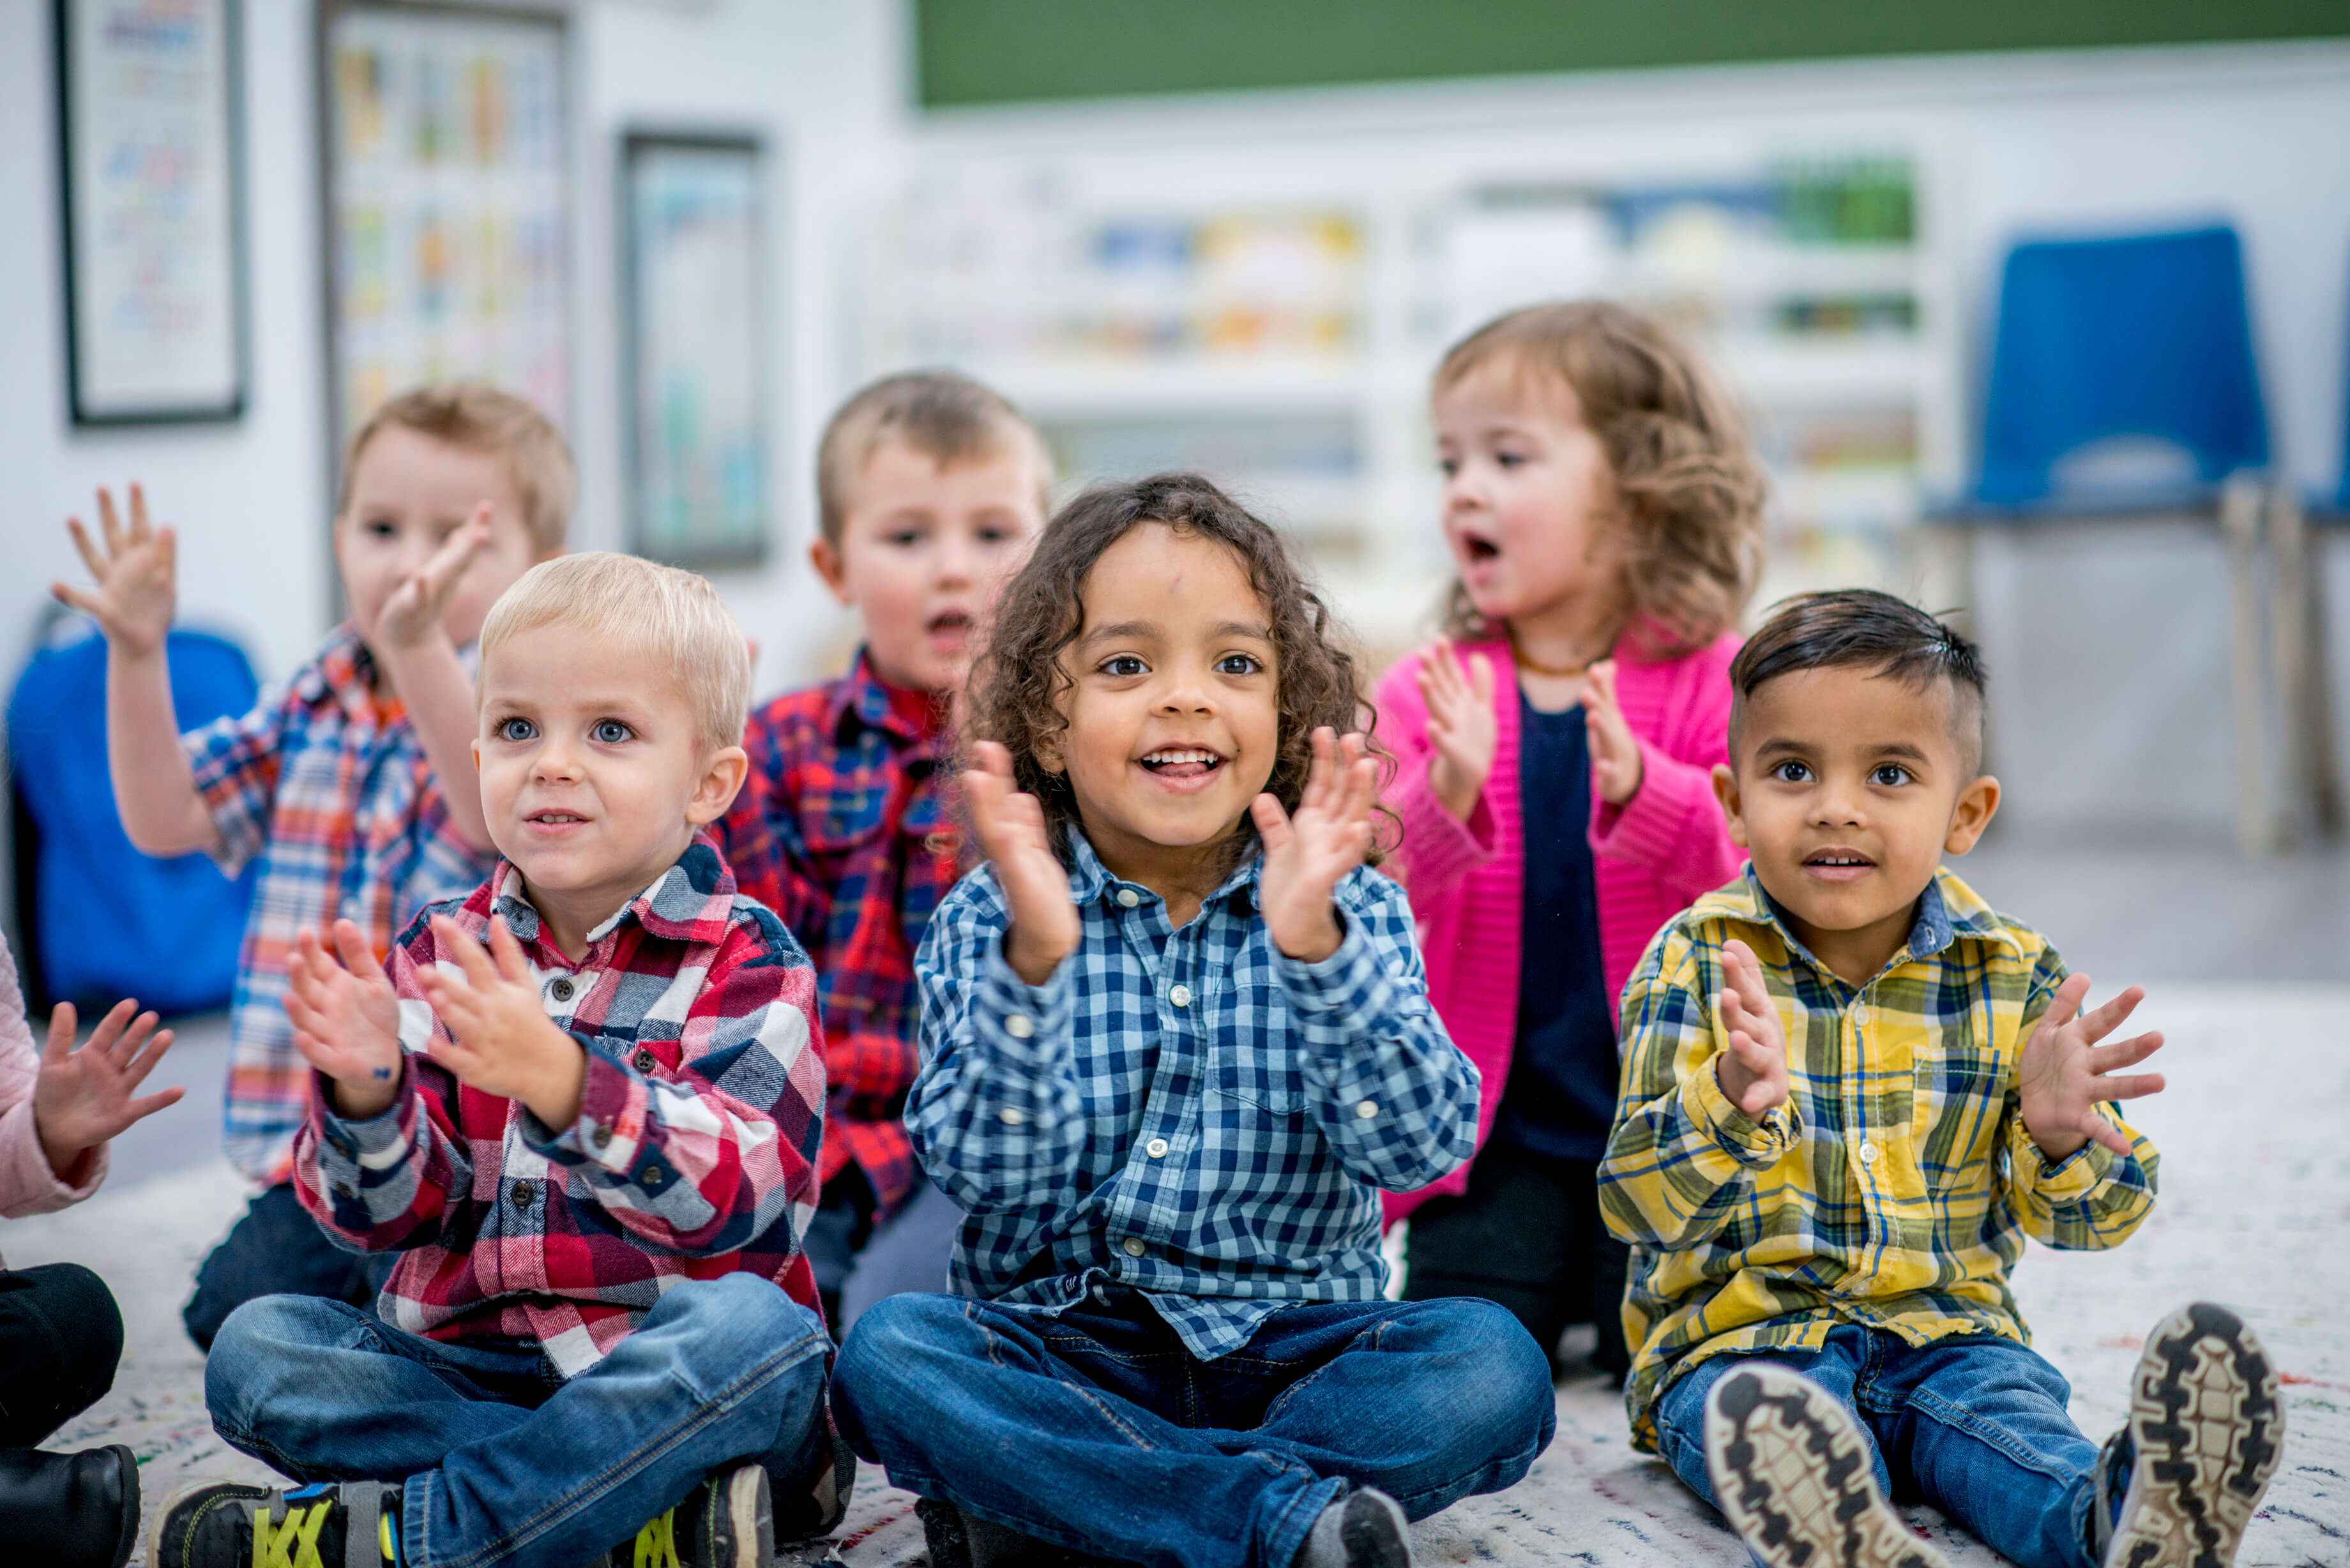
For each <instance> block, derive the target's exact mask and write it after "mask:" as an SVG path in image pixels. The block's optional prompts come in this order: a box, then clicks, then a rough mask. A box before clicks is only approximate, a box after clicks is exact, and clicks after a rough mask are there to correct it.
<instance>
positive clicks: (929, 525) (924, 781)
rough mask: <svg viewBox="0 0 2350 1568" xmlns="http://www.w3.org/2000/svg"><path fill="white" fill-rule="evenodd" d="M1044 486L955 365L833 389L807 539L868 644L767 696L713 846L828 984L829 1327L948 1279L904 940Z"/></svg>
mask: <svg viewBox="0 0 2350 1568" xmlns="http://www.w3.org/2000/svg"><path fill="white" fill-rule="evenodd" d="M1051 484H1052V465H1051V460H1050V458H1049V457H1047V455H1046V454H1045V447H1044V443H1043V441H1040V440H1039V439H1038V438H1037V435H1036V432H1035V431H1034V430H1033V429H1031V428H1030V427H1029V425H1028V424H1027V422H1026V421H1024V420H1023V419H1022V418H1021V417H1020V415H1019V414H1018V413H1017V412H1015V411H1014V410H1013V408H1012V406H1011V405H1010V404H1009V403H1006V402H1005V401H1004V400H1003V399H1002V398H999V397H997V396H996V395H995V394H994V393H993V392H991V391H989V390H988V389H986V388H984V387H982V386H980V385H978V384H977V383H975V382H972V381H970V380H967V379H964V378H962V377H961V376H956V375H951V374H949V373H945V372H941V371H921V372H916V373H913V374H909V375H901V376H892V377H889V378H887V379H883V380H880V381H877V382H875V383H874V384H873V385H871V386H869V387H867V388H866V389H863V390H862V391H860V392H858V393H857V394H856V395H855V396H854V397H852V398H850V399H849V400H848V401H847V402H846V403H844V404H842V405H841V407H840V409H839V410H838V411H837V413H835V414H834V415H833V417H832V421H831V423H830V424H829V425H827V427H826V430H825V433H824V440H823V442H822V444H821V445H820V446H819V447H818V449H817V454H816V493H817V503H818V514H819V519H820V524H821V535H820V537H818V539H817V540H816V543H815V545H812V546H811V547H810V550H809V555H810V556H811V558H812V559H813V560H814V562H815V564H816V571H817V573H818V574H819V575H820V576H822V577H823V578H824V581H825V583H826V584H827V586H828V587H830V588H831V589H832V591H833V593H834V594H835V595H836V596H837V597H838V598H839V599H840V601H841V602H842V603H843V604H846V605H849V606H852V607H855V608H856V610H857V612H858V616H859V617H860V618H862V619H863V621H864V631H865V640H864V646H863V648H861V649H859V650H858V655H857V660H856V664H855V667H854V668H853V669H851V670H850V671H849V673H848V674H847V676H845V677H843V678H842V679H840V680H831V681H827V682H825V683H824V684H822V685H819V686H811V687H808V688H806V690H804V691H789V692H785V694H784V695H782V696H780V697H777V698H775V700H774V701H771V702H769V703H768V704H767V705H766V706H765V707H764V708H762V709H760V710H759V711H756V712H754V714H752V716H751V722H750V727H749V729H748V730H747V731H746V732H745V733H744V735H743V745H744V747H745V748H746V749H747V750H748V751H749V752H750V754H751V774H750V780H749V783H748V784H746V786H745V787H744V789H743V794H742V795H741V796H740V797H739V798H738V799H737V800H736V801H735V804H734V809H733V812H731V813H730V814H729V815H728V816H727V818H726V821H725V823H724V825H723V836H724V841H725V845H726V854H727V858H728V860H729V861H730V862H731V863H732V864H733V867H734V873H735V875H736V877H739V878H740V879H741V882H742V887H743V891H744V892H745V893H747V894H749V895H750V896H751V897H753V898H757V899H760V900H761V901H762V902H764V903H765V904H766V905H767V906H768V907H769V908H770V909H774V910H775V912H776V913H777V914H779V915H781V916H783V918H784V923H785V925H787V926H789V927H790V928H791V929H792V931H793V933H794V934H795V936H797V937H798V938H799V940H801V942H803V943H804V944H806V948H807V950H808V954H809V956H810V957H811V958H812V959H813V960H814V961H815V962H816V973H817V975H818V976H819V979H818V981H817V983H818V985H819V987H820V988H821V991H822V994H823V1006H824V1021H825V1032H826V1038H827V1052H826V1059H827V1070H828V1071H829V1073H830V1075H831V1100H832V1103H831V1108H830V1111H829V1113H828V1115H827V1126H828V1127H829V1129H830V1130H829V1134H828V1136H827V1137H826V1139H825V1149H824V1203H823V1207H822V1208H821V1209H820V1210H818V1211H817V1214H816V1223H815V1225H814V1226H813V1228H812V1229H811V1230H810V1231H809V1235H808V1257H809V1260H810V1262H813V1263H814V1264H815V1266H816V1285H817V1289H818V1290H819V1291H820V1292H821V1293H822V1294H823V1296H824V1300H825V1307H826V1313H827V1316H828V1318H829V1319H830V1321H831V1323H832V1324H833V1326H834V1329H835V1331H836V1332H837V1333H846V1332H847V1327H848V1324H849V1322H850V1321H852V1320H853V1319H855V1317H856V1316H857V1314H858V1313H859V1312H861V1311H862V1310H863V1309H864V1308H865V1307H866V1306H868V1305H869V1304H871V1303H873V1302H875V1301H877V1300H879V1299H880V1298H881V1297H882V1296H885V1295H889V1294H893V1293H896V1292H898V1291H902V1290H920V1291H937V1290H943V1289H944V1288H945V1287H946V1271H947V1257H948V1254H949V1252H950V1251H951V1249H952V1247H953V1242H954V1229H955V1226H956V1224H957V1222H958V1220H959V1219H960V1215H959V1212H958V1210H956V1209H955V1207H954V1205H953V1204H952V1203H951V1202H950V1201H949V1200H948V1199H946V1198H945V1197H944V1196H942V1195H941V1193H940V1192H939V1191H938V1190H937V1189H935V1188H933V1187H931V1185H930V1184H929V1183H928V1182H926V1181H925V1180H924V1179H922V1176H921V1173H920V1170H919V1169H918V1168H916V1166H915V1164H914V1153H913V1145H912V1143H911V1142H910V1140H909V1139H908V1137H907V1136H906V1127H905V1122H904V1116H905V1108H906V1092H907V1090H908V1089H909V1088H910V1087H911V1086H912V1085H913V1082H914V1070H915V1066H916V1056H915V1046H914V950H915V949H916V948H917V947H919V946H920V943H921V940H922V933H923V931H924V930H925V929H927V927H928V925H929V921H930V918H931V911H932V910H933V909H937V908H938V904H939V900H940V898H941V897H943V896H944V894H945V893H946V890H947V889H948V888H951V887H952V886H953V885H954V882H955V878H956V877H957V876H959V875H960V874H961V872H962V861H961V858H960V857H959V856H958V854H957V839H956V836H955V834H954V832H953V824H952V821H951V817H950V815H949V812H948V810H947V807H946V804H945V796H946V790H947V782H948V781H947V777H946V767H947V750H948V745H947V739H946V736H945V733H944V730H945V724H946V717H947V713H946V710H947V707H948V705H949V702H950V700H951V697H952V694H953V693H954V692H955V691H956V690H957V689H958V688H959V687H960V686H961V685H962V677H963V667H964V663H965V661H966V659H968V657H969V651H970V649H971V647H972V644H973V642H974V641H975V640H976V639H977V636H978V632H979V628H980V626H981V624H982V622H983V621H984V620H985V618H987V616H988V613H989V612H990V610H991V609H992V607H993V604H994V601H995V594H996V590H997V588H998V587H999V586H1000V585H1001V583H1002V582H1003V578H1004V576H1006V575H1007V574H1008V573H1009V571H1010V570H1011V569H1012V568H1014V567H1015V566H1018V565H1019V563H1020V561H1021V560H1022V559H1023V558H1024V556H1025V555H1026V554H1027V550H1028V546H1029V545H1030V544H1031V543H1032V542H1033V541H1034V539H1035V535H1036V534H1037V532H1038V531H1039V530H1040V529H1041V528H1042V527H1043V526H1044V520H1045V510H1046V508H1047V505H1048V504H1049V495H1048V492H1049V490H1050V488H1051Z"/></svg>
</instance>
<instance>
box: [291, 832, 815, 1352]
mask: <svg viewBox="0 0 2350 1568" xmlns="http://www.w3.org/2000/svg"><path fill="white" fill-rule="evenodd" d="M523 892H524V888H523V884H522V877H521V874H520V873H519V872H517V871H516V870H515V868H514V867H513V866H512V865H510V864H506V863H504V862H501V863H500V865H499V867H498V868H497V870H496V871H495V872H494V873H493V874H492V876H491V877H490V879H489V880H488V881H486V882H484V883H483V884H482V886H481V887H479V888H475V889H474V891H473V896H472V897H471V898H467V899H465V900H464V902H463V904H458V903H456V902H455V901H453V900H452V901H450V902H447V903H442V904H436V905H434V906H432V908H431V909H428V910H426V912H425V914H424V915H420V916H418V917H417V919H416V920H415V922H414V923H413V924H411V926H410V927H409V928H408V929H407V931H406V932H405V933H404V934H403V935H402V936H401V938H400V941H399V943H398V945H397V946H395V947H394V949H393V950H392V955H391V958H390V961H388V962H387V963H386V965H385V968H386V970H387V971H389V972H390V975H391V981H392V985H393V987H394V989H395V990H396V991H397V992H399V994H400V1044H401V1047H402V1049H403V1053H404V1071H403V1073H402V1075H401V1077H400V1087H399V1093H398V1097H397V1098H396V1099H394V1101H393V1102H392V1106H391V1108H390V1109H389V1110H387V1111H385V1112H384V1113H383V1114H382V1115H380V1116H373V1117H369V1119H367V1120H365V1121H346V1120H344V1119H342V1118H341V1117H339V1116H336V1115H335V1114H334V1113H333V1111H332V1110H331V1109H330V1108H329V1106H328V1103H327V1098H326V1094H325V1092H324V1091H325V1087H326V1085H325V1084H324V1082H323V1081H322V1080H316V1079H315V1077H314V1082H313V1087H312V1093H311V1097H310V1114H309V1119H308V1120H307V1122H306V1123H305V1124H304V1125H303V1127H302V1130H301V1131H300V1132H299V1133H298V1134H296V1137H295V1144H294V1176H295V1182H296V1187H297V1188H298V1189H299V1191H300V1192H301V1195H302V1202H303V1205H304V1206H305V1207H306V1208H307V1209H308V1210H310V1212H311V1213H312V1214H314V1215H315V1216H317V1220H318V1221H319V1223H321V1224H322V1225H324V1226H326V1228H327V1230H328V1233H329V1234H331V1235H332V1236H334V1237H335V1238H337V1239H338V1241H341V1242H342V1244H343V1245H345V1246H347V1247H350V1248H353V1249H355V1250H359V1251H387V1250H391V1249H399V1250H401V1251H404V1252H405V1253H406V1256H404V1257H402V1258H401V1259H400V1262H399V1265H398V1266H397V1267H396V1268H395V1269H394V1270H393V1272H392V1275H391V1279H390V1282H388V1283H387V1284H386V1285H385V1287H384V1293H383V1299H382V1302H381V1303H380V1304H381V1306H382V1308H383V1310H384V1311H385V1312H386V1314H388V1316H389V1318H390V1322H391V1323H392V1324H394V1325H395V1326H396V1327H399V1328H401V1329H404V1330H406V1331H407V1332H409V1333H411V1334H426V1335H430V1336H432V1337H434V1338H439V1339H444V1340H463V1339H466V1338H484V1337H491V1336H495V1337H499V1338H504V1339H508V1340H516V1339H521V1340H536V1341H537V1342H538V1344H539V1345H541V1346H542V1348H544V1350H545V1351H546V1355H547V1357H548V1359H550V1360H551V1361H553V1362H554V1363H555V1365H556V1366H557V1367H558V1368H560V1369H561V1370H562V1371H563V1373H564V1374H565V1375H566V1376H569V1375H571V1374H574V1373H577V1372H578V1371H580V1370H581V1369H583V1368H585V1367H587V1366H592V1365H593V1364H594V1363H595V1362H596V1361H598V1359H600V1358H601V1357H602V1356H603V1355H604V1354H605V1353H606V1352H607V1351H608V1350H610V1349H611V1348H612V1346H613V1345H616V1344H618V1343H619V1341H620V1340H621V1338H623V1337H624V1336H625V1335H626V1334H628V1333H629V1331H630V1330H631V1329H633V1328H635V1327H636V1326H637V1324H638V1323H639V1320H640V1319H641V1318H642V1316H643V1314H645V1313H646V1312H648V1311H650V1310H651V1307H652V1305H653V1303H655V1302H656V1301H658V1300H659V1299H660V1282H662V1281H663V1280H665V1279H677V1278H683V1279H712V1278H716V1277H717V1276H719V1275H722V1274H728V1273H733V1272H737V1271H743V1272H750V1273H755V1274H759V1275H762V1276H764V1277H765V1278H767V1279H771V1280H774V1281H775V1282H776V1283H777V1284H779V1285H781V1286H782V1287H783V1288H784V1290H785V1292H786V1293H789V1294H790V1296H791V1297H792V1299H793V1300H794V1301H796V1302H800V1303H804V1304H806V1305H807V1306H809V1307H811V1308H813V1307H815V1306H816V1277H815V1274H814V1273H813V1272H812V1271H811V1270H810V1269H809V1267H808V1262H807V1260H806V1258H805V1257H803V1256H802V1255H801V1252H800V1239H801V1237H802V1235H803V1234H804V1233H805V1231H806V1226H807V1221H808V1220H809V1218H810V1217H811V1216H812V1215H813V1214H814V1213H815V1211H816V1151H817V1148H818V1147H819V1145H820V1143H821V1140H822V1137H823V1133H824V1037H823V1034H822V1033H821V1032H820V1029H819V1027H818V1025H817V1023H816V975H815V972H814V971H812V970H811V969H810V968H809V967H808V961H807V957H806V954H805V953H803V952H801V951H800V950H799V947H798V945H797V944H796V943H795V942H794V941H793V940H792V938H791V933H790V932H788V931H786V930H785V929H784V927H783V925H782V923H781V922H780V921H778V920H777V919H775V916H774V915H773V914H771V913H769V912H768V911H767V910H766V909H762V908H761V907H760V906H759V905H757V904H755V903H754V902H753V901H752V900H750V899H749V898H743V897H741V896H740V895H739V894H738V893H737V892H736V889H735V885H734V878H733V876H732V875H731V874H730V873H729V872H728V871H727V869H726V864H725V861H724V860H723V858H721V857H720V855H719V853H718V847H717V846H716V845H715V844H713V843H712V842H711V841H710V839H709V838H708V837H707V836H701V837H698V838H697V839H696V840H695V842H694V843H693V845H692V846H691V847H690V848H688V849H687V850H686V852H685V854H684V855H683V856H682V857H680V858H679V860H678V862H677V864H676V865H675V866H673V867H671V868H670V869H669V870H668V871H667V872H665V873H664V874H663V875H662V877H661V879H660V881H658V882H656V883H654V884H653V885H652V886H651V887H650V888H647V889H646V890H645V891H644V892H643V893H641V894H639V896H638V897H637V898H634V899H631V900H630V901H629V903H628V904H627V905H626V906H624V907H623V908H622V909H620V910H619V912H618V913H617V914H615V915H614V916H613V917H612V918H611V919H608V920H607V921H605V922H604V924H603V925H601V926H599V927H598V928H597V929H596V930H595V931H593V932H592V933H590V935H589V939H588V950H587V958H586V960H585V961H583V962H581V963H578V964H577V965H575V964H573V963H571V962H570V961H568V960H567V959H565V958H564V956H563V955H562V953H561V952H559V951H557V950H556V948H555V946H554V945H553V944H552V943H550V942H548V941H547V940H545V938H544V937H543V936H542V935H541V933H540V930H539V922H538V912H537V911H536V909H532V908H531V906H530V905H529V903H528V902H526V901H525V898H524V897H523ZM492 909H495V910H496V912H497V914H498V915H499V917H500V918H501V919H504V921H505V922H506V924H507V925H508V926H509V927H510V928H511V929H513V931H514V933H515V936H517V937H519V938H520V939H521V940H522V944H523V950H524V952H525V954H526V955H527V956H528V958H529V960H530V964H531V970H532V973H533V976H534V978H535V979H536V981H537V982H538V988H539V994H540V996H541V998H542V999H543V1000H544V1001H545V1002H546V1012H547V1016H548V1017H549V1018H551V1019H553V1020H554V1021H555V1022H556V1024H557V1025H559V1026H561V1027H562V1028H563V1029H565V1030H566V1031H567V1033H569V1034H570V1035H571V1036H572V1038H574V1039H575V1040H577V1041H578V1043H579V1044H580V1046H581V1047H582V1048H583V1049H584V1050H585V1051H586V1052H587V1083H586V1085H585V1088H584V1090H583V1092H582V1094H581V1096H580V1100H579V1117H578V1119H577V1121H576V1122H574V1123H573V1124H572V1125H571V1126H569V1127H548V1126H546V1124H545V1123H544V1122H541V1121H540V1120H539V1119H538V1118H537V1117H536V1116H534V1115H532V1114H531V1113H530V1112H529V1111H527V1110H525V1108H524V1107H523V1106H521V1105H519V1104H518V1103H516V1102H515V1101H513V1100H510V1099H506V1098H504V1096H497V1095H489V1094H484V1093H483V1092H481V1091H480V1090H478V1089H473V1088H468V1087H466V1086H464V1085H461V1084H459V1083H458V1082H457V1080H456V1079H455V1078H454V1077H453V1076H452V1075H451V1074H450V1073H449V1071H448V1070H447V1069H446V1068H444V1067H442V1066H441V1065H440V1064H438V1063H436V1062H434V1061H433V1060H432V1057H431V1056H430V1055H429V1054H427V1053H428V1052H429V1050H430V1048H431V1044H432V1042H433V1041H434V1040H439V1039H445V1038H447V1032H446V1031H445V1030H444V1029H443V1027H442V1024H441V1023H440V1021H439V1020H438V1019H437V1018H435V1017H434V1016H433V1013H432V1009H431V1007H430V1006H429V1005H428V1004H427V1003H426V1002H424V1000H423V995H424V992H423V988H422V987H421V985H420V984H419V983H418V976H419V975H420V974H421V972H422V971H424V970H426V969H428V968H430V967H431V966H432V965H433V964H435V963H437V962H440V961H442V959H441V952H440V943H439V940H437V939H436V938H435V937H434V936H433V934H432V929H431V927H430V926H429V925H427V924H426V917H427V916H429V915H431V914H434V913H439V914H445V915H448V916H450V917H451V918H452V919H454V920H455V921H456V922H457V924H458V926H459V928H460V929H463V930H464V931H466V932H468V933H469V934H471V935H473V936H474V937H475V938H481V937H484V936H485V935H486V934H487V932H488V930H489V919H490V913H491V911H492Z"/></svg>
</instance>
